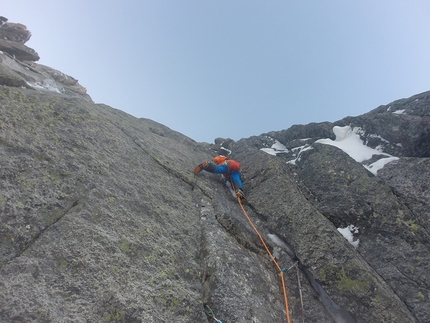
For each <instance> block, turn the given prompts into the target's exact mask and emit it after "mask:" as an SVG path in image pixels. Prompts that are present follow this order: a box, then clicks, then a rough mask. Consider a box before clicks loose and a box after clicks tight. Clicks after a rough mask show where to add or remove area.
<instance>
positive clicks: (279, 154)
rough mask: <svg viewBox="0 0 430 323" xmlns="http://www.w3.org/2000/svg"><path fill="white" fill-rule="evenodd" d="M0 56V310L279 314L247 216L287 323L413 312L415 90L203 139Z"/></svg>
mask: <svg viewBox="0 0 430 323" xmlns="http://www.w3.org/2000/svg"><path fill="white" fill-rule="evenodd" d="M0 58H1V59H2V61H1V64H0V80H3V81H2V83H1V85H2V86H0V285H1V288H0V321H1V322H145V323H146V322H193V323H194V322H208V323H212V322H214V318H213V317H209V316H208V315H206V314H205V307H204V305H208V306H210V308H211V309H212V310H213V313H214V315H215V317H216V318H217V319H222V320H225V321H226V322H237V323H245V322H247V323H248V322H259V323H263V322H264V323H270V322H286V321H287V320H286V313H285V303H284V298H283V288H282V280H281V279H280V277H281V276H280V272H279V270H278V269H277V267H276V266H275V265H274V263H273V261H272V259H271V258H270V256H269V255H268V253H267V251H266V250H265V248H264V246H263V244H262V242H261V240H260V239H259V237H258V235H257V233H256V232H255V230H254V228H257V230H258V232H259V233H260V234H261V237H262V238H263V239H264V241H265V243H266V244H267V246H268V248H269V250H270V252H271V253H273V255H275V257H276V261H277V263H278V264H279V265H280V266H282V269H283V271H284V272H283V276H284V277H285V281H286V289H287V297H288V309H289V316H290V319H291V322H294V323H296V322H297V323H298V322H302V321H303V319H302V316H303V315H304V317H305V321H306V322H311V323H312V322H315V323H317V322H318V323H321V322H336V323H337V322H347V323H351V322H358V323H365V322H366V323H367V322H381V323H382V322H405V323H410V322H417V323H424V322H428V321H429V320H430V316H429V311H428V308H427V307H428V304H429V302H430V295H429V290H430V282H429V280H430V275H429V274H428V272H429V269H430V268H429V263H430V253H429V248H428V246H429V213H428V209H429V201H430V198H429V197H430V191H429V187H428V182H429V179H430V178H429V177H430V169H429V157H428V154H427V148H426V147H427V146H426V145H427V143H428V141H427V139H426V138H427V137H426V136H427V131H428V129H429V120H428V118H429V115H428V113H429V110H430V104H429V101H428V100H429V99H428V98H429V92H426V93H422V94H419V95H417V96H414V97H412V98H410V99H403V100H399V101H395V102H393V103H391V104H389V105H387V106H382V107H379V108H377V109H375V110H372V111H370V112H369V113H368V114H365V115H362V116H358V117H348V118H345V119H343V120H340V121H338V122H335V123H329V122H326V123H312V124H309V125H297V126H293V127H291V128H289V129H286V130H283V131H276V132H275V131H274V132H271V133H269V134H264V135H261V136H255V137H251V138H247V139H241V140H240V141H238V142H234V141H233V140H231V139H222V138H217V139H216V140H215V144H209V143H198V142H195V141H193V140H191V139H189V138H187V137H185V136H183V135H182V134H180V133H178V132H175V131H173V130H171V129H169V128H167V127H165V126H163V125H161V124H158V123H156V122H153V121H151V120H148V119H137V118H134V117H132V116H130V115H128V114H126V113H124V112H121V111H119V110H116V109H113V108H111V107H109V106H106V105H102V104H94V103H93V102H92V100H91V99H90V98H89V96H88V95H87V94H86V93H85V91H84V90H80V89H79V87H80V85H79V83H78V82H77V81H76V79H74V78H72V77H70V76H67V75H65V74H63V73H61V72H59V71H56V70H54V69H52V68H49V67H46V66H41V65H38V64H36V63H28V62H26V63H25V62H19V61H17V60H16V59H13V57H11V56H10V55H7V54H2V56H0ZM34 84H39V86H35V85H34ZM56 89H57V90H58V91H57V90H56ZM346 140H352V141H351V142H352V143H354V144H357V143H359V144H361V146H362V147H360V148H363V147H365V148H366V151H365V153H363V156H364V155H365V156H366V157H363V158H359V157H362V156H357V155H355V154H354V152H353V151H351V150H349V149H348V146H347V145H346V146H345V144H344V142H345V141H346ZM342 144H343V145H342ZM349 148H351V147H349ZM220 151H221V152H223V153H228V154H230V156H232V157H233V158H235V159H236V160H238V161H240V162H241V164H242V175H243V182H244V185H245V192H246V194H247V198H248V201H249V203H248V204H246V205H244V209H243V210H245V212H246V214H247V215H248V216H249V219H250V220H251V221H252V224H253V225H254V227H253V225H252V224H251V223H250V222H249V221H248V219H247V217H246V215H245V214H244V212H243V210H242V208H241V207H240V205H239V204H238V202H237V200H236V198H235V197H234V196H232V191H231V189H230V188H229V187H228V186H227V185H226V183H225V181H224V180H223V179H222V178H221V177H219V175H214V174H210V173H206V172H202V173H200V174H199V175H197V176H196V175H194V174H193V172H192V170H193V168H194V166H195V165H197V164H199V163H201V162H202V161H204V160H210V159H211V158H212V157H213V156H215V155H216V154H217V153H219V152H220ZM348 228H349V229H348ZM342 230H350V231H349V233H350V235H349V236H348V235H345V234H341V232H344V231H342ZM351 231H352V232H351ZM345 238H350V240H348V239H345ZM302 304H303V307H302ZM206 310H207V308H206Z"/></svg>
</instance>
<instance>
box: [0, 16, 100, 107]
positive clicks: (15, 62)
mask: <svg viewBox="0 0 430 323" xmlns="http://www.w3.org/2000/svg"><path fill="white" fill-rule="evenodd" d="M5 19H6V18H5ZM10 26H12V27H10ZM30 36H31V33H30V32H29V31H27V29H26V27H25V26H23V25H21V24H10V23H4V24H3V25H2V26H0V37H2V38H5V39H0V63H1V64H0V85H5V86H8V87H25V88H28V89H32V90H35V91H38V92H41V93H48V94H49V95H55V94H56V93H57V94H66V95H68V96H74V97H79V98H84V99H85V100H89V101H92V100H91V98H90V96H89V95H88V94H86V92H87V91H86V89H85V88H84V87H83V86H82V85H80V84H79V83H78V80H76V79H75V78H73V77H71V76H69V75H66V74H64V73H62V72H60V71H58V70H55V69H53V68H51V67H48V66H44V65H41V64H37V63H35V62H34V61H37V60H39V56H38V55H37V53H36V52H35V51H34V50H33V49H31V48H28V47H27V46H25V45H24V44H23V43H24V42H26V41H27V40H28V38H29V37H30Z"/></svg>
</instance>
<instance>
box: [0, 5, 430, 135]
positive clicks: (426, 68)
mask: <svg viewBox="0 0 430 323" xmlns="http://www.w3.org/2000/svg"><path fill="white" fill-rule="evenodd" d="M0 8H1V9H2V10H1V12H0V15H2V16H4V17H6V18H8V19H9V22H16V23H22V24H24V25H26V26H27V28H28V29H29V30H30V31H31V32H32V38H31V39H30V41H28V42H27V44H26V45H27V46H29V47H31V48H33V49H35V50H36V51H37V52H38V53H39V55H40V57H41V59H40V61H39V62H38V63H40V64H44V65H48V66H50V67H52V68H55V69H58V70H60V71H61V72H63V73H66V74H68V75H70V76H73V77H74V78H76V79H78V80H79V83H80V84H81V85H82V86H84V87H86V88H87V91H88V94H89V95H90V96H91V97H92V99H93V100H94V101H95V102H97V103H104V104H107V105H110V106H112V107H114V108H116V109H120V110H123V111H125V112H127V113H129V114H131V115H133V116H135V117H143V118H149V119H152V120H154V121H157V122H160V123H162V124H164V125H166V126H168V127H170V128H172V129H173V130H176V131H179V132H181V133H183V134H185V135H187V136H189V137H191V138H192V139H194V140H196V141H205V142H213V140H214V139H215V138H217V137H224V138H232V139H234V140H239V139H240V138H244V137H250V136H253V135H260V134H262V133H266V132H269V131H272V130H275V131H278V130H282V129H287V128H289V127H290V126H292V125H293V124H307V123H310V122H321V121H337V120H339V119H342V118H343V117H346V116H356V115H360V114H363V113H365V112H368V111H370V110H372V109H374V108H376V107H378V106H379V105H381V104H388V103H390V102H391V101H394V100H397V99H400V98H405V97H410V96H412V95H414V94H418V93H421V92H424V91H428V90H430V18H429V17H430V1H428V0H412V1H411V0H404V1H400V0H360V1H352V0H350V1H348V0H324V1H320V0H313V1H311V0H308V1H297V0H295V1H290V0H264V1H263V0H218V1H214V0H212V1H209V0H150V1H149V0H121V1H114V0H110V1H106V0H103V1H102V0H91V1H89V0H69V1H61V0H40V1H35V0H0Z"/></svg>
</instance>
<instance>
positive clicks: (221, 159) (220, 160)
mask: <svg viewBox="0 0 430 323" xmlns="http://www.w3.org/2000/svg"><path fill="white" fill-rule="evenodd" d="M226 159H227V157H225V156H221V155H220V156H215V157H214V162H215V164H217V165H222V164H223V163H224V162H225V160H226Z"/></svg>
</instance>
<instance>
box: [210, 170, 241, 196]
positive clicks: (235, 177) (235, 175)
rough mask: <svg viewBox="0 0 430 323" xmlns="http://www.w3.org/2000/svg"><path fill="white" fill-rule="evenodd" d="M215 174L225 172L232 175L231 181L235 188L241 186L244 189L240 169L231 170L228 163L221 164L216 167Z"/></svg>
mask: <svg viewBox="0 0 430 323" xmlns="http://www.w3.org/2000/svg"><path fill="white" fill-rule="evenodd" d="M214 173H215V174H224V175H227V176H229V177H231V182H232V183H233V185H234V188H240V189H242V190H243V185H242V180H241V178H240V171H238V170H234V171H231V170H229V169H228V166H227V165H219V166H217V167H216V168H215V172H214Z"/></svg>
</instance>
